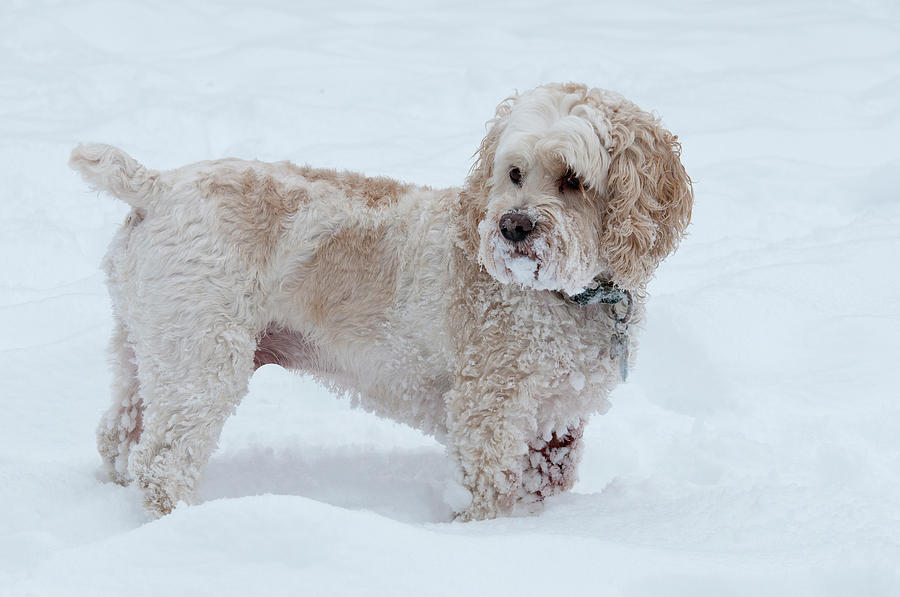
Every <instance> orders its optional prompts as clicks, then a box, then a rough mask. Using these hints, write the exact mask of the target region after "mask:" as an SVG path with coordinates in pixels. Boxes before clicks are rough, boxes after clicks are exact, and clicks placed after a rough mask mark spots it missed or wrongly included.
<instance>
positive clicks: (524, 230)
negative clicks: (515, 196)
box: [500, 211, 534, 243]
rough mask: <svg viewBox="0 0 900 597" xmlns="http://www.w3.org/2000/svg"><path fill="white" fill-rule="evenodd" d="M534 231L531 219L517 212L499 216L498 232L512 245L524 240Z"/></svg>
mask: <svg viewBox="0 0 900 597" xmlns="http://www.w3.org/2000/svg"><path fill="white" fill-rule="evenodd" d="M532 230H534V224H532V223H531V218H529V217H528V216H526V215H525V214H522V213H519V212H517V211H510V212H507V213H505V214H503V215H502V216H500V232H501V233H502V234H503V238H505V239H506V240H508V241H512V242H514V243H517V242H519V241H520V240H525V237H526V236H528V235H529V234H531V231H532Z"/></svg>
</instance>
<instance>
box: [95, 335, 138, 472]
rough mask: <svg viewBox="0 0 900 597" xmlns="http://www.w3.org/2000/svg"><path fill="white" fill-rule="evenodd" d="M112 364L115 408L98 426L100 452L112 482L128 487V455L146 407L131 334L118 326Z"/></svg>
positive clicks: (111, 347) (98, 448) (111, 353)
mask: <svg viewBox="0 0 900 597" xmlns="http://www.w3.org/2000/svg"><path fill="white" fill-rule="evenodd" d="M109 352H110V357H111V360H112V369H113V371H112V375H113V387H112V395H113V397H112V404H111V405H110V407H109V410H107V411H106V414H104V415H103V417H102V418H101V419H100V424H99V425H98V426H97V450H98V451H99V452H100V456H101V457H102V458H103V464H104V465H105V467H106V470H107V472H108V473H109V476H110V478H111V479H112V480H113V481H115V482H116V483H119V484H121V485H127V484H128V483H129V482H130V481H131V478H130V477H129V475H128V453H129V452H130V450H131V447H132V446H133V445H134V444H135V443H137V441H138V439H139V438H140V437H141V429H142V426H143V425H142V418H143V403H142V402H141V398H140V394H139V392H138V375H137V362H136V361H135V356H134V349H133V348H132V346H131V343H130V341H129V338H128V331H127V330H126V328H125V326H124V325H123V324H122V322H121V321H118V322H117V323H116V328H115V331H114V332H113V335H112V338H111V339H110V343H109Z"/></svg>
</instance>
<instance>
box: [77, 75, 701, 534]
mask: <svg viewBox="0 0 900 597" xmlns="http://www.w3.org/2000/svg"><path fill="white" fill-rule="evenodd" d="M679 156H680V146H679V144H678V141H677V139H676V137H674V136H673V135H672V134H671V133H669V132H668V131H667V130H665V129H664V128H662V127H661V126H660V123H659V121H658V119H657V118H655V117H653V116H652V115H650V114H648V113H647V112H644V111H642V110H640V109H639V108H638V107H637V106H635V105H634V104H632V103H631V102H629V101H628V100H626V99H624V98H623V97H621V96H620V95H618V94H615V93H611V92H608V91H603V90H600V89H588V88H586V87H584V86H582V85H576V84H566V85H559V84H553V85H546V86H542V87H538V88H536V89H534V90H532V91H529V92H527V93H524V94H521V95H517V96H514V97H511V98H509V99H507V100H506V101H504V102H503V103H501V104H500V106H499V107H498V109H497V112H496V117H495V118H494V119H493V121H491V123H490V128H489V131H488V133H487V136H486V137H485V138H484V140H483V142H482V144H481V147H480V148H479V151H478V157H477V162H476V163H475V165H474V167H473V169H472V171H471V174H470V176H469V177H468V179H467V180H466V184H465V186H464V187H463V188H462V189H447V190H432V189H430V188H426V187H419V186H413V185H407V184H401V183H398V182H395V181H393V180H389V179H385V178H366V177H364V176H361V175H358V174H353V173H349V172H335V171H331V170H316V169H312V168H309V167H297V166H295V165H293V164H290V163H287V162H281V163H275V164H270V163H262V162H256V161H243V160H237V159H224V160H217V161H211V162H202V163H198V164H194V165H190V166H185V167H183V168H179V169H176V170H171V171H166V172H157V171H153V170H149V169H147V168H144V167H143V166H141V165H140V164H138V163H137V162H136V161H134V160H133V159H132V158H131V157H129V156H127V155H126V154H125V153H123V152H122V151H120V150H118V149H116V148H114V147H110V146H106V145H83V146H79V147H77V148H76V149H75V150H74V151H73V153H72V157H71V160H70V164H71V165H72V167H73V168H75V169H76V170H78V171H79V172H81V174H82V175H83V176H84V178H85V179H86V180H87V181H88V182H89V183H90V184H91V185H92V186H93V187H94V188H96V189H100V190H105V191H107V192H109V193H111V194H113V195H115V196H117V197H119V198H121V199H123V200H124V201H126V202H128V203H129V204H130V205H131V206H132V210H131V213H130V214H129V216H128V217H127V218H126V220H125V224H124V225H123V226H122V228H121V229H120V230H119V232H118V234H117V235H116V237H115V239H114V240H113V242H112V245H111V247H110V249H109V252H108V254H107V256H106V258H105V261H104V268H105V270H106V273H107V275H108V283H109V289H110V294H111V296H112V299H113V307H114V316H115V322H116V329H115V332H114V334H113V337H112V343H111V349H112V350H111V352H112V355H113V358H114V363H115V367H114V376H115V381H114V391H113V403H112V406H111V408H110V409H109V411H108V413H107V414H106V416H105V417H104V418H103V419H102V420H101V423H100V426H99V430H98V443H99V450H100V453H101V455H102V457H103V460H104V462H105V464H106V466H107V467H108V470H109V472H110V474H111V476H112V478H113V479H114V480H115V481H117V482H119V483H123V484H124V483H129V482H131V481H136V482H137V483H138V485H139V486H140V487H141V488H142V489H143V490H144V493H145V505H146V506H147V508H148V509H149V510H150V511H151V512H154V513H157V514H165V513H167V512H169V511H171V510H172V508H173V507H175V505H176V503H178V502H179V501H182V500H185V501H189V500H190V498H191V495H192V492H193V491H194V489H195V487H196V485H197V482H198V479H199V478H200V475H201V472H202V469H203V467H204V465H205V463H206V462H207V460H208V458H209V456H210V453H211V452H212V451H213V449H214V448H215V446H216V442H217V439H218V436H219V433H220V431H221V429H222V426H223V424H224V422H225V419H226V418H227V417H228V415H229V414H231V413H232V412H233V411H234V409H235V407H236V406H237V404H238V402H239V401H240V399H241V398H242V397H243V395H244V394H245V392H246V391H247V383H248V380H249V378H250V376H251V375H252V373H253V371H254V370H255V369H256V368H258V367H259V366H261V365H263V364H266V363H278V364H280V365H283V366H285V367H288V368H291V369H297V370H301V371H305V372H309V373H312V374H314V375H315V376H317V377H318V378H319V379H322V380H324V381H326V382H327V383H328V384H330V385H331V386H332V387H334V388H336V389H338V390H340V391H342V392H346V393H350V394H351V395H352V396H353V397H354V400H355V401H357V402H358V403H359V404H360V405H362V406H363V407H364V408H366V409H369V410H372V411H374V412H376V413H379V414H381V415H384V416H388V417H391V418H393V419H396V420H399V421H402V422H405V423H408V424H410V425H412V426H415V427H417V428H419V429H421V430H423V431H425V432H426V433H430V434H433V435H435V436H436V437H437V438H438V439H439V440H441V441H442V442H444V443H445V444H446V445H447V446H448V448H449V451H450V452H451V454H452V456H453V457H454V458H455V459H456V461H457V462H458V464H459V470H460V481H461V483H462V484H463V485H464V486H465V487H466V488H467V489H468V491H469V492H470V493H471V500H470V502H469V504H468V506H467V507H465V508H460V510H461V511H460V512H459V516H460V518H461V519H464V520H469V519H482V518H490V517H495V516H498V515H502V514H505V513H509V512H511V511H512V510H514V509H515V508H517V507H524V508H526V509H532V508H533V506H534V505H536V504H538V503H540V502H541V501H542V500H543V498H545V497H547V496H549V495H552V494H555V493H558V492H560V491H563V490H565V489H568V488H569V487H571V486H572V484H573V483H574V481H575V468H576V466H577V464H578V461H579V456H580V450H581V442H582V440H581V437H582V430H583V426H584V424H585V422H586V421H587V418H588V417H589V416H590V415H591V414H592V413H595V412H603V411H605V410H606V408H607V401H606V399H607V395H608V394H609V392H610V390H611V389H612V388H613V387H614V386H615V385H616V384H617V383H619V381H620V373H619V367H618V366H617V364H616V362H615V361H616V359H617V358H619V357H617V355H616V354H615V352H614V351H612V350H611V348H610V345H611V338H612V336H613V334H614V318H613V316H612V314H611V313H610V309H613V308H614V307H611V306H609V305H602V304H594V305H586V306H580V305H577V304H573V303H572V302H571V301H567V300H566V296H571V295H575V294H578V293H579V292H581V290H582V289H584V288H585V287H586V286H587V285H589V284H591V283H592V281H594V280H596V279H598V278H603V279H605V280H607V281H609V282H611V283H614V284H615V285H617V286H619V287H620V288H622V289H626V290H628V291H629V292H630V295H631V297H632V301H633V309H634V311H633V317H632V321H631V324H632V328H633V327H634V326H635V325H638V324H639V323H640V321H641V320H642V318H643V313H644V302H645V298H646V293H645V288H646V284H647V282H648V281H649V279H650V277H651V276H652V274H653V272H654V270H655V268H656V266H657V264H658V263H659V261H660V260H661V259H662V258H664V257H665V256H666V255H667V254H669V253H670V252H671V251H673V250H674V248H675V247H676V245H677V244H678V241H679V240H680V238H681V236H682V234H683V232H684V229H685V227H686V226H687V224H688V221H689V219H690V212H691V203H692V198H693V195H692V190H691V182H690V179H689V178H688V176H687V174H686V173H685V170H684V168H683V167H682V165H681V162H680V159H679ZM510 213H517V214H524V216H525V217H527V218H528V221H529V222H530V223H532V224H533V227H534V229H533V230H532V231H531V234H530V235H528V236H527V238H525V239H516V240H514V241H513V240H508V239H507V238H505V237H504V234H503V233H502V232H501V226H500V218H502V217H503V215H504V214H510Z"/></svg>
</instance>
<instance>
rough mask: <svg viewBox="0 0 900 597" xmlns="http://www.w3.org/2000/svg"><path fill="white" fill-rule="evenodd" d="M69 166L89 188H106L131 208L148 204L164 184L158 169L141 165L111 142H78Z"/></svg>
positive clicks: (162, 189) (145, 206)
mask: <svg viewBox="0 0 900 597" xmlns="http://www.w3.org/2000/svg"><path fill="white" fill-rule="evenodd" d="M69 166H70V167H71V168H72V169H74V170H77V171H78V172H80V173H81V176H82V177H83V178H84V179H85V180H86V181H87V183H88V184H89V185H91V187H92V188H94V189H96V190H98V191H106V192H107V193H109V194H111V195H113V196H115V197H118V198H119V199H121V200H122V201H125V202H126V203H128V204H130V205H132V206H133V207H142V208H145V209H146V208H148V207H150V205H151V204H152V203H153V202H154V200H155V199H156V198H157V197H159V196H160V195H161V194H162V192H163V191H164V190H165V187H166V186H167V185H166V184H165V183H164V182H163V181H162V180H161V174H160V172H157V171H156V170H150V169H148V168H145V167H144V166H142V165H141V164H139V163H138V162H137V160H135V159H134V158H133V157H131V156H130V155H128V154H127V153H125V152H124V151H122V150H121V149H119V148H117V147H113V146H112V145H104V144H102V143H90V144H87V145H79V146H78V147H76V148H75V149H73V150H72V155H71V157H69Z"/></svg>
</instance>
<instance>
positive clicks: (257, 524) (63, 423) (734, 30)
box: [0, 0, 900, 597]
mask: <svg viewBox="0 0 900 597" xmlns="http://www.w3.org/2000/svg"><path fill="white" fill-rule="evenodd" d="M898 6H900V5H898V3H897V2H895V1H893V0H884V1H883V2H879V1H876V0H871V1H866V0H859V1H844V2H838V1H833V0H809V1H796V2H791V1H785V0H754V1H752V2H745V3H736V2H712V1H700V0H682V1H680V2H663V1H661V0H641V1H636V2H616V3H611V2H610V3H607V2H598V1H594V0H582V1H580V2H566V3H564V2H552V1H548V2H536V1H532V0H520V1H519V2H508V3H500V2H483V1H476V0H470V1H468V2H460V3H456V4H451V3H449V2H434V1H431V0H392V1H388V0H381V1H379V2H372V3H363V2H359V1H355V2H354V1H351V2H344V1H340V0H331V1H324V0H314V1H311V2H290V1H288V0H263V1H260V2H252V1H243V2H240V1H237V0H223V1H217V2H213V1H211V0H201V1H195V2H188V1H186V0H184V1H172V0H155V1H153V2H150V1H145V2H114V1H111V0H85V1H79V2H67V1H61V0H55V1H54V0H3V3H2V7H0V176H2V185H0V260H2V265H0V268H2V270H0V332H2V334H0V595H3V596H4V597H5V596H14V597H19V596H31V595H35V596H57V595H59V596H67V597H72V596H106V595H129V596H141V595H174V596H180V595H216V596H222V597H227V596H231V595H241V596H251V595H252V596H255V595H264V596H270V595H392V596H394V595H480V594H484V595H554V594H562V595H603V596H607V595H647V596H660V595H666V596H669V595H690V596H704V595H712V596H723V595H767V596H771V595H790V596H795V595H815V596H822V595H853V596H869V595H898V594H900V572H898V566H900V400H898V398H900V392H898V386H900V375H898V371H900V363H898V357H900V349H898V337H900V282H898V272H900V268H898V265H897V260H898V257H900V8H898ZM569 80H574V81H583V82H586V83H588V84H590V85H594V86H600V87H606V88H609V89H615V90H618V91H620V92H622V93H623V94H625V95H626V96H627V97H629V98H631V99H632V100H634V101H635V102H637V103H638V104H639V105H640V106H642V107H644V108H646V109H651V110H654V111H657V112H658V113H659V114H660V115H661V116H662V118H663V120H664V122H665V123H666V125H667V126H668V127H669V128H670V129H671V130H672V131H674V132H676V133H677V134H678V135H679V136H680V138H681V141H682V142H683V144H684V156H683V157H684V162H685V165H686V166H687V169H688V172H689V173H690V174H691V176H692V177H693V179H694V181H695V191H696V202H695V207H694V219H693V224H692V225H691V228H690V234H689V236H688V237H687V238H686V240H685V242H684V243H683V245H682V247H681V249H680V250H679V251H678V252H677V253H676V254H675V255H674V256H672V257H671V258H669V259H668V260H667V261H666V262H664V264H663V265H662V267H661V268H660V270H659V273H658V276H657V277H656V279H655V280H654V282H653V284H652V286H651V294H652V296H651V300H650V303H649V312H648V325H647V327H646V330H645V331H644V333H643V336H642V342H641V349H640V352H639V354H638V358H637V367H636V368H635V369H634V371H633V376H632V378H631V379H630V381H629V382H628V383H627V384H626V385H624V386H621V387H620V388H619V389H617V390H616V391H615V392H614V394H613V396H612V403H613V408H612V410H611V411H610V412H609V413H608V414H607V415H605V416H602V417H595V418H594V419H593V420H592V422H591V423H590V425H589V427H588V429H587V431H586V444H587V449H586V454H585V458H584V462H583V464H582V467H581V481H580V483H579V484H578V486H577V487H576V488H575V490H574V491H572V492H570V493H568V494H566V495H563V496H560V497H558V498H554V499H552V500H551V501H549V502H548V503H547V505H546V508H545V510H544V512H543V513H542V514H540V515H537V516H532V517H522V518H506V519H500V520H494V521H488V522H479V523H468V524H463V523H457V522H451V520H450V519H451V512H450V508H449V506H447V505H446V504H445V502H444V499H443V497H442V495H443V493H444V491H445V488H446V486H447V484H448V480H449V478H450V473H449V472H448V471H449V469H448V467H447V465H446V464H445V456H444V452H443V449H442V447H441V446H439V445H438V444H436V443H435V442H433V441H432V440H430V439H428V438H425V437H423V436H422V435H420V434H419V433H417V432H415V431H412V430H410V429H408V428H405V427H402V426H400V425H396V424H393V423H391V422H388V421H384V420H381V419H378V418H376V417H375V416H372V415H369V414H367V413H364V412H361V411H356V410H351V409H350V408H349V406H348V405H347V403H346V402H343V401H338V400H335V399H334V398H333V396H331V395H329V394H328V392H327V391H326V390H324V389H322V388H321V387H318V386H316V385H315V384H314V383H312V382H310V381H308V380H304V379H303V378H300V377H298V376H295V375H292V374H289V373H287V372H285V371H283V370H280V369H278V368H277V367H274V366H268V367H265V368H263V369H262V370H261V371H259V372H258V373H257V374H256V376H255V377H254V378H253V381H252V384H251V391H250V394H249V396H248V397H247V398H246V399H245V401H244V402H243V404H242V405H241V406H240V408H239V409H238V412H237V415H236V416H234V417H233V418H231V419H230V420H229V421H228V423H227V425H226V427H225V431H224V434H223V437H222V441H221V445H220V448H219V450H218V451H217V452H216V453H215V455H214V456H213V458H212V461H211V463H210V465H209V468H208V474H207V476H206V480H205V481H204V483H203V485H202V487H201V489H200V491H199V500H198V502H199V503H198V504H196V505H192V506H189V507H180V508H179V509H178V510H177V511H176V512H175V513H174V514H173V515H171V516H168V517H165V518H163V519H161V520H155V521H151V519H150V518H149V517H148V516H147V515H146V514H145V513H144V512H143V511H142V510H141V507H140V497H139V495H138V493H137V491H136V490H135V489H133V488H122V487H119V486H116V485H114V484H111V483H107V482H104V480H103V479H102V476H101V475H100V466H99V464H100V463H99V457H98V456H97V454H96V451H95V447H94V428H95V425H96V423H97V421H98V420H99V417H100V415H101V413H102V412H103V410H104V409H105V408H106V406H107V402H108V400H109V385H110V374H109V371H108V368H107V363H106V352H105V350H106V342H107V337H108V335H109V333H110V328H111V320H110V307H109V301H108V299H107V295H106V290H105V288H104V285H103V278H102V275H101V273H100V271H99V267H98V265H99V262H100V260H101V257H102V255H103V253H104V251H105V248H106V245H107V243H108V242H109V240H110V239H111V237H112V235H113V232H114V230H115V229H116V227H117V226H118V225H119V223H120V222H121V221H122V219H123V217H124V214H125V212H126V210H125V206H124V204H122V203H121V202H118V201H116V200H114V199H112V198H110V197H107V196H99V197H98V196H97V194H96V193H93V192H90V191H89V190H87V188H86V186H85V184H84V183H83V182H82V181H81V180H80V179H79V178H78V177H77V176H76V175H75V174H74V173H73V172H71V171H70V170H69V169H68V168H67V166H66V160H67V158H68V154H69V152H70V150H71V149H72V147H73V146H74V145H75V144H76V143H78V142H83V141H100V142H106V143H112V144H115V145H119V146H121V147H123V148H125V149H126V150H127V151H129V152H130V153H131V154H133V155H134V156H135V157H137V158H138V159H139V160H140V161H141V162H143V163H145V164H147V165H149V166H151V167H155V168H170V167H175V166H179V165H182V164H185V163H189V162H193V161H198V160H205V159H212V158H218V157H223V156H238V157H244V158H259V159H263V160H282V159H290V160H292V161H294V162H297V163H310V164H312V165H316V166H327V167H336V168H342V169H343V168H349V169H354V170H360V171H364V172H366V173H368V174H383V175H388V176H393V177H397V178H400V179H403V180H406V181H410V182H417V183H422V184H430V185H433V186H449V185H458V184H460V183H461V182H462V181H463V179H464V177H465V175H466V172H467V170H468V168H469V166H470V165H471V163H472V159H471V156H472V153H473V151H474V150H475V148H476V146H477V144H478V142H479V141H480V139H481V137H482V136H483V134H484V130H485V129H484V123H485V121H486V120H487V119H488V118H489V117H491V116H492V114H493V109H494V107H495V105H496V104H497V103H498V102H499V101H500V100H501V99H503V98H504V97H506V96H508V95H510V94H511V93H512V92H513V91H514V90H515V89H519V90H525V89H528V88H530V87H533V86H534V85H537V84H540V83H543V82H549V81H569Z"/></svg>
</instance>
